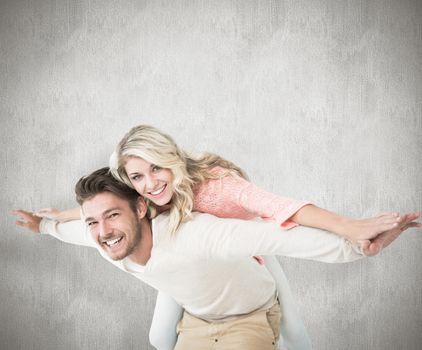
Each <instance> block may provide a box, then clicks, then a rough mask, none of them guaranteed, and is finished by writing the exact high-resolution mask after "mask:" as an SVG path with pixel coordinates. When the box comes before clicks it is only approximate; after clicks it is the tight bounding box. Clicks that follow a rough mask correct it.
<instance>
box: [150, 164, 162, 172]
mask: <svg viewBox="0 0 422 350" xmlns="http://www.w3.org/2000/svg"><path fill="white" fill-rule="evenodd" d="M161 169H162V168H161V167H159V166H158V165H154V166H153V167H152V171H153V172H157V171H160V170H161Z"/></svg>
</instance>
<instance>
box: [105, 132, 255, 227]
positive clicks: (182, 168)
mask: <svg viewBox="0 0 422 350" xmlns="http://www.w3.org/2000/svg"><path fill="white" fill-rule="evenodd" d="M131 157H138V158H142V159H144V160H145V161H147V162H149V163H151V164H154V165H157V166H159V167H161V168H166V169H169V170H170V171H171V172H172V174H173V191H174V193H173V197H172V200H171V208H170V215H169V228H170V231H171V233H172V234H174V233H175V232H176V230H177V228H178V227H179V225H180V224H181V223H182V222H185V221H187V220H189V219H190V217H191V212H192V209H193V196H194V194H193V188H194V186H196V185H198V184H200V183H202V182H205V181H208V180H209V179H216V178H219V177H222V176H226V175H227V174H229V173H235V174H237V175H239V176H241V177H243V178H245V179H247V176H246V174H245V173H244V172H243V170H242V169H241V168H239V167H238V166H236V165H235V164H233V163H232V162H230V161H228V160H225V159H223V158H221V157H220V156H218V155H215V154H212V153H203V154H201V155H199V156H197V157H194V156H191V155H189V154H187V153H186V152H185V151H183V150H182V149H180V148H179V147H178V146H177V144H176V143H175V142H174V141H173V139H172V138H171V137H170V136H168V135H166V134H164V133H162V132H161V131H159V130H158V129H156V128H154V127H152V126H148V125H139V126H135V127H134V128H132V129H131V130H130V131H129V132H128V133H127V134H126V135H125V136H124V137H123V139H122V140H121V141H120V142H119V144H118V145H117V147H116V150H115V151H114V153H113V154H112V155H111V158H110V171H111V173H112V175H113V176H114V177H115V178H116V179H118V180H120V181H122V182H124V183H125V184H126V185H128V186H129V187H132V188H134V187H133V185H132V183H131V182H130V179H129V177H128V176H127V174H126V170H125V168H124V166H125V164H126V161H127V160H128V159H129V158H131ZM216 166H220V167H222V168H224V169H227V172H225V173H223V174H218V175H217V174H215V173H213V172H211V169H212V168H214V167H216ZM146 200H147V204H148V207H149V216H150V217H151V218H152V217H154V216H156V214H157V210H156V207H155V205H154V204H153V203H152V202H151V201H149V200H148V199H146Z"/></svg>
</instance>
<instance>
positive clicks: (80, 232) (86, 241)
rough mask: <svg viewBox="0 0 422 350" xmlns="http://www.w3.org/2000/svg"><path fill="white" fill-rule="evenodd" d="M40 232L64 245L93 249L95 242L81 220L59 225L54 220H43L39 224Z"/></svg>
mask: <svg viewBox="0 0 422 350" xmlns="http://www.w3.org/2000/svg"><path fill="white" fill-rule="evenodd" d="M40 232H41V234H48V235H50V236H53V237H55V238H57V239H58V240H60V241H63V242H66V243H71V244H76V245H83V246H88V247H95V242H94V240H93V239H92V238H91V235H90V234H89V232H88V229H87V227H86V225H85V224H84V223H83V222H82V220H72V221H67V222H63V223H60V222H58V221H56V220H51V219H47V218H43V219H42V220H41V223H40Z"/></svg>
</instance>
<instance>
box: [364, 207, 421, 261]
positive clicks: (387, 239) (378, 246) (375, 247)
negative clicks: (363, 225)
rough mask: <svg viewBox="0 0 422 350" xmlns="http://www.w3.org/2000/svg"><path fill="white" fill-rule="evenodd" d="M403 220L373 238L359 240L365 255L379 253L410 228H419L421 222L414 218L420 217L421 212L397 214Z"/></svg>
mask: <svg viewBox="0 0 422 350" xmlns="http://www.w3.org/2000/svg"><path fill="white" fill-rule="evenodd" d="M397 216H398V217H400V218H401V220H400V221H399V222H398V223H397V225H394V226H393V227H392V228H391V229H389V230H387V231H384V232H382V233H381V234H379V235H378V236H377V237H375V238H373V239H371V240H361V241H358V243H359V244H360V247H361V249H362V252H363V254H364V255H365V256H374V255H377V254H378V253H379V252H380V251H381V250H382V249H384V248H386V247H388V246H389V245H390V244H391V243H392V242H393V241H394V240H395V239H396V238H397V237H398V236H400V235H401V234H402V233H403V232H404V231H406V230H407V229H409V228H419V227H421V226H422V224H421V223H420V222H416V221H414V220H416V219H418V218H419V217H420V213H419V212H413V213H408V214H405V215H402V216H399V215H397Z"/></svg>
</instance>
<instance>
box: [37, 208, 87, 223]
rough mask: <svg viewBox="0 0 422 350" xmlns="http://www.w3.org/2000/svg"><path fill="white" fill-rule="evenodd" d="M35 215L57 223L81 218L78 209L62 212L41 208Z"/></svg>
mask: <svg viewBox="0 0 422 350" xmlns="http://www.w3.org/2000/svg"><path fill="white" fill-rule="evenodd" d="M35 215H36V216H38V217H40V218H48V219H53V220H57V221H59V222H66V221H70V220H78V219H80V218H81V215H80V211H79V208H72V209H68V210H63V211H61V210H59V209H56V208H43V209H40V210H38V211H37V212H36V213H35Z"/></svg>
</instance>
